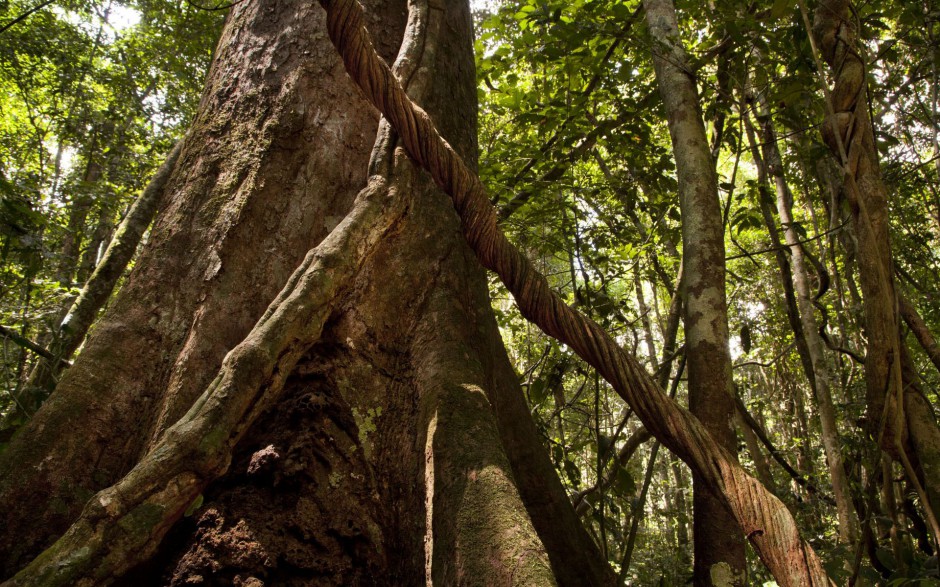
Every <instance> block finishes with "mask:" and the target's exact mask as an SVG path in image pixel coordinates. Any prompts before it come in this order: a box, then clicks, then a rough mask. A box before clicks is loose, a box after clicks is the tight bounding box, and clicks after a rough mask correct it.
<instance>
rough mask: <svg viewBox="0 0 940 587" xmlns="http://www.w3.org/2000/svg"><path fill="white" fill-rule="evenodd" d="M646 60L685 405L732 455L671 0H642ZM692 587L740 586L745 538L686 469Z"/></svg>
mask: <svg viewBox="0 0 940 587" xmlns="http://www.w3.org/2000/svg"><path fill="white" fill-rule="evenodd" d="M644 7H645V8H646V20H647V26H648V28H649V31H650V35H651V37H652V39H653V64H654V66H655V68H656V78H657V80H658V82H659V88H660V94H661V95H662V99H663V103H664V104H665V107H666V116H667V119H668V122H669V132H670V135H671V137H672V145H673V154H674V156H675V159H676V170H677V174H678V179H679V202H680V208H681V211H682V250H683V270H684V275H685V279H684V281H683V284H684V286H683V290H682V291H683V296H684V297H685V335H686V356H687V357H688V369H689V404H690V407H691V410H692V413H693V414H695V416H696V417H698V418H699V420H701V421H702V423H703V424H704V425H705V427H706V428H707V429H708V431H709V432H711V433H712V434H713V435H714V436H715V438H716V440H717V441H718V442H719V444H721V446H723V447H724V448H725V449H727V450H728V451H730V452H731V453H732V454H734V453H735V452H736V451H737V439H736V437H735V433H734V428H733V422H734V418H733V414H734V404H733V402H732V399H731V395H730V389H731V356H730V353H729V350H728V315H727V302H726V299H725V251H724V227H723V225H722V219H721V208H720V205H719V202H718V179H717V175H716V173H715V163H714V160H713V158H712V156H711V150H710V149H709V145H708V139H707V137H706V136H705V126H704V124H703V122H702V115H701V110H700V105H699V98H698V92H697V89H696V87H695V82H694V79H693V76H692V73H691V71H690V70H689V69H688V63H689V59H688V56H687V55H686V52H685V49H684V48H683V46H682V42H681V39H680V36H679V29H678V25H677V23H676V14H675V7H674V6H673V4H672V1H671V0H645V1H644ZM693 486H694V491H693V499H694V507H693V511H694V517H693V519H694V524H693V525H694V530H693V532H694V535H695V577H694V582H695V584H696V585H703V586H704V585H716V586H724V585H742V586H743V585H744V584H745V574H746V561H745V552H744V541H743V540H742V539H741V534H740V532H737V531H736V530H735V520H734V516H732V514H731V512H730V511H729V510H728V509H727V507H725V505H724V504H722V503H721V501H720V500H719V499H717V498H716V497H715V496H713V495H712V494H711V493H709V491H708V490H707V489H706V487H705V485H704V484H703V482H702V479H701V478H700V477H699V476H698V475H697V474H695V473H694V472H693Z"/></svg>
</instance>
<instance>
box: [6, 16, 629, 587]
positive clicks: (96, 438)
mask: <svg viewBox="0 0 940 587" xmlns="http://www.w3.org/2000/svg"><path fill="white" fill-rule="evenodd" d="M422 7H423V8H422ZM411 8H412V11H411V13H412V15H414V14H417V13H423V14H424V15H425V16H424V17H423V18H424V22H425V24H424V25H421V24H420V23H414V22H413V23H412V26H410V28H409V35H408V38H409V39H411V43H412V44H415V43H417V44H420V45H421V46H420V47H419V49H420V51H417V52H416V53H412V54H411V58H410V60H409V59H406V60H404V61H403V65H402V68H405V69H407V68H408V67H412V66H413V65H417V64H419V63H420V65H421V69H419V70H418V72H417V73H415V74H414V75H413V76H407V77H408V79H409V81H410V82H411V83H412V84H414V85H415V86H416V87H417V86H420V85H421V84H427V85H428V87H427V91H426V95H425V97H424V98H423V99H422V101H423V103H424V105H425V107H426V108H428V110H429V111H430V112H432V113H434V115H435V118H436V120H438V121H439V122H440V125H441V128H442V132H443V133H444V135H445V136H447V138H448V140H449V141H450V142H451V144H452V145H454V146H455V148H457V149H459V150H460V151H461V152H462V153H464V154H465V156H467V157H471V158H472V156H473V152H474V149H475V135H474V132H475V128H474V126H475V124H474V123H475V95H476V91H475V80H474V70H473V57H472V44H471V42H470V19H469V12H468V9H467V6H466V5H465V4H464V3H463V2H456V1H455V2H446V3H445V4H444V6H443V10H438V9H436V8H435V9H431V10H428V9H427V5H426V4H425V3H421V2H414V3H413V5H412V7H411ZM406 14H407V11H406V10H405V6H404V3H402V2H391V1H377V2H373V3H370V15H371V16H370V17H369V23H370V26H371V27H372V28H373V29H375V30H377V31H379V33H380V34H379V36H378V39H379V40H380V41H381V42H380V45H379V47H378V49H379V51H380V52H381V53H382V54H383V55H384V56H385V57H386V58H390V57H391V56H393V55H394V54H395V52H396V50H397V49H398V39H400V38H401V31H402V30H403V29H404V28H405V18H406ZM324 31H325V25H324V21H323V11H322V9H321V8H320V7H319V6H317V5H315V4H310V3H301V2H283V3H276V4H274V3H270V2H256V3H242V4H239V5H238V6H237V7H236V8H235V9H234V10H233V13H232V14H231V15H230V17H229V22H228V25H227V27H226V30H225V32H224V33H223V37H222V40H221V42H220V44H219V49H218V52H217V57H216V62H215V63H214V65H213V68H212V71H211V72H210V76H209V81H208V87H207V91H206V94H205V96H204V98H203V100H202V103H201V106H200V111H199V114H198V116H197V118H196V122H195V123H194V126H193V128H192V130H191V132H190V135H189V137H190V138H189V139H188V140H187V143H186V146H185V148H184V149H183V152H182V154H181V155H180V162H179V164H178V165H177V166H176V168H175V171H174V172H173V175H172V177H171V178H170V181H169V183H168V185H167V200H166V201H167V205H166V207H165V208H164V209H162V210H161V213H160V215H159V216H158V219H157V221H156V223H155V226H154V229H153V231H152V235H151V238H150V240H149V241H148V244H147V246H146V247H145V249H144V251H143V252H142V254H141V258H140V260H139V261H138V263H137V265H136V267H135V269H134V271H133V272H132V274H131V276H130V278H129V280H128V283H127V285H126V286H125V287H124V288H123V289H122V291H121V292H120V294H119V295H118V297H117V299H116V300H115V302H114V303H113V304H112V306H111V307H110V308H109V310H108V311H107V313H106V315H105V316H104V317H103V318H102V320H101V322H100V323H99V325H98V326H97V327H96V328H95V330H94V332H93V333H92V335H91V337H90V339H89V340H88V341H87V343H86V345H85V349H84V351H83V352H82V354H81V355H80V356H79V357H78V358H77V359H76V362H75V365H74V366H73V367H72V368H71V369H69V370H68V371H67V372H66V373H65V375H64V377H63V379H62V381H61V382H60V383H59V385H58V387H57V389H56V391H55V392H54V394H53V396H52V397H51V398H50V400H49V401H48V402H47V403H46V404H45V405H44V406H43V408H42V409H41V410H40V412H39V413H38V414H37V415H36V417H35V418H34V419H33V420H32V421H31V422H30V423H29V425H28V426H27V427H26V428H24V430H22V431H21V432H20V433H19V435H18V436H17V437H16V438H15V439H14V440H13V442H12V444H11V446H10V448H9V449H8V450H7V452H6V453H5V454H4V455H3V457H2V462H0V467H2V468H0V472H2V478H0V503H5V504H11V503H17V504H19V505H18V506H17V507H15V508H14V507H5V508H4V512H5V513H4V514H3V517H4V519H3V523H2V524H0V526H2V530H0V551H2V552H4V553H6V558H5V560H4V561H3V562H4V565H5V569H6V572H7V573H11V572H13V571H15V570H16V569H17V568H19V567H21V566H22V564H23V563H25V562H28V560H29V558H30V557H31V556H32V555H34V554H35V553H36V551H37V550H38V549H40V548H43V547H45V546H47V545H48V544H49V542H50V540H51V539H54V538H55V536H56V535H57V534H59V533H61V532H62V531H63V530H64V529H65V528H66V527H68V526H69V525H70V524H72V523H73V521H75V520H76V519H78V522H77V523H75V524H73V525H72V529H71V530H70V531H69V533H68V534H67V535H66V536H65V537H64V538H62V539H61V540H59V541H58V542H57V543H56V545H55V546H54V547H53V549H52V550H50V551H48V552H47V554H46V555H45V557H43V558H41V559H39V560H37V561H36V562H35V563H34V564H33V565H32V566H31V567H28V568H27V569H26V571H24V572H23V573H21V574H20V575H18V577H17V579H16V580H15V581H14V584H35V583H36V582H37V581H39V582H42V581H43V580H44V579H43V578H42V577H43V575H41V574H37V573H42V572H45V571H48V572H51V573H57V574H56V575H55V576H56V579H55V581H59V583H58V584H83V583H82V582H84V583H85V584H105V583H107V582H108V581H111V580H114V579H115V577H116V576H117V575H120V574H121V573H122V572H126V571H130V572H131V576H132V579H129V581H131V582H134V581H142V582H144V583H163V582H168V583H171V584H191V583H192V582H197V581H207V582H213V581H218V582H222V583H235V584H238V583H242V584H251V582H252V580H256V581H257V580H264V581H265V582H268V581H270V582H271V584H291V583H293V582H308V583H309V582H314V583H322V584H344V585H345V584H380V585H381V584H388V585H401V584H405V585H414V584H421V583H426V584H432V583H433V584H442V585H443V584H465V585H488V584H513V585H523V584H531V585H535V584H537V585H550V584H553V583H554V582H556V581H557V582H558V583H559V584H566V585H581V584H591V585H605V584H609V583H610V582H611V580H612V578H613V575H612V574H611V571H610V569H609V568H608V567H607V565H606V562H605V561H603V560H601V559H600V558H599V557H598V556H597V550H596V547H595V546H594V545H593V544H592V543H591V542H590V538H589V537H588V535H587V533H586V532H585V531H584V529H583V528H582V527H581V526H580V523H579V522H578V520H577V518H576V516H575V514H574V511H573V509H572V508H571V506H570V504H569V503H568V501H567V496H566V495H565V493H564V491H563V488H562V486H561V483H560V481H559V480H558V478H557V476H556V475H555V473H554V470H553V468H552V465H551V462H550V461H549V459H548V456H547V454H545V452H544V450H543V449H542V447H541V446H540V445H539V444H538V436H537V432H536V429H535V426H534V423H533V422H532V421H531V416H530V415H529V413H528V409H527V407H526V405H525V402H524V398H523V396H522V394H521V392H520V390H519V387H518V383H517V382H516V379H515V375H514V373H513V371H512V368H511V366H510V365H509V363H508V360H507V358H506V355H505V351H504V350H503V348H502V345H501V342H500V339H499V333H498V329H497V327H496V323H495V320H494V318H493V315H492V313H491V311H490V309H489V305H488V304H489V302H488V299H487V295H486V282H485V279H484V276H483V274H482V271H481V270H480V269H479V266H478V264H477V262H476V260H475V259H474V257H473V254H472V252H471V251H470V250H469V249H468V247H467V245H466V243H465V242H464V240H463V239H462V236H461V234H460V231H459V224H458V222H457V219H456V216H455V215H454V212H453V208H452V206H451V204H450V202H449V201H448V200H447V199H446V198H444V197H443V196H441V195H440V193H439V192H438V191H437V190H436V189H434V188H433V187H431V186H430V182H429V181H428V179H427V177H426V176H425V175H422V174H417V173H415V172H414V171H413V170H412V168H411V166H410V164H409V163H408V162H407V161H406V160H405V159H404V157H403V156H402V155H401V153H400V151H399V153H398V155H397V156H396V158H395V160H394V163H392V162H391V151H390V149H391V147H393V146H394V141H395V134H394V133H393V132H388V131H387V128H386V132H385V133H384V134H383V137H382V138H380V140H379V141H378V142H376V150H375V152H376V153H377V154H380V155H381V153H385V154H384V155H381V156H379V155H377V156H376V157H375V158H374V160H373V163H374V165H373V168H372V169H371V170H370V169H369V153H370V150H371V149H372V147H373V142H375V141H374V138H375V136H376V129H377V123H378V117H377V115H376V114H375V111H374V110H373V109H371V108H370V107H369V106H368V105H367V104H366V103H364V102H363V101H362V100H361V98H360V96H361V94H360V92H359V90H357V89H356V88H355V87H354V86H353V85H352V83H351V82H350V80H349V79H348V77H347V76H346V73H345V72H344V71H343V68H342V64H341V63H340V62H339V60H338V58H337V56H336V53H335V49H334V48H333V47H332V45H331V44H330V43H329V40H328V39H327V38H326V35H325V32H324ZM409 63H410V64H411V65H409ZM435 72H436V73H435ZM422 80H423V81H422ZM414 91H415V92H417V93H416V94H415V95H416V97H418V96H420V92H419V91H418V90H417V89H415V90H414ZM386 151H388V152H386ZM369 175H371V176H372V178H373V180H372V183H371V184H370V187H368V188H367V189H364V190H363V189H362V188H363V187H364V186H366V179H367V177H368V176H369ZM383 177H387V179H384V180H383V179H382V178H383ZM360 190H362V191H361V192H360ZM357 192H360V197H359V198H356V194H357ZM354 200H355V204H354ZM376 227H378V228H376ZM357 231H358V232H357ZM355 235H359V236H361V237H363V238H354V237H355ZM327 237H328V238H327ZM318 243H320V244H319V245H318ZM308 250H309V251H311V252H310V254H309V255H307V258H306V261H305V260H304V257H305V253H307V251H308ZM302 262H303V263H302ZM295 267H300V268H299V269H298V270H297V271H296V272H294V275H293V276H292V275H291V274H292V271H293V270H294V269H295ZM285 283H286V284H287V285H285ZM282 288H283V289H282ZM279 290H280V291H281V294H278V291H279ZM324 292H327V294H329V293H330V292H332V294H330V295H327V294H325V293H324ZM305 296H314V297H312V298H310V297H305ZM317 296H319V297H317ZM272 299H273V300H275V302H273V303H272V304H271V306H270V308H269V309H268V311H267V312H265V308H266V307H267V306H268V304H269V302H271V300H272ZM304 316H305V317H307V318H308V319H301V318H300V317H304ZM259 319H260V320H259ZM252 325H255V326H254V327H253V326H252ZM311 345H312V346H311ZM232 349H234V350H232ZM230 350H231V352H229V351H230ZM227 353H228V354H227ZM226 356H227V358H225V357H226ZM223 358H225V360H224V361H223ZM72 422H82V423H83V424H84V425H83V426H73V425H72V424H71V423H72ZM174 422H175V423H176V424H175V425H174ZM141 431H143V433H142V432H141ZM168 431H169V432H168ZM199 431H203V433H202V434H194V433H195V432H199ZM194 443H195V444H194ZM228 450H234V453H233V454H232V456H231V458H229V457H228V456H226V453H227V451H228ZM180 451H189V452H182V453H180ZM180 454H183V455H184V456H185V455H187V454H190V455H192V458H190V459H186V458H183V457H180V456H179V455H180ZM168 455H169V456H168ZM510 463H512V465H510ZM132 467H133V469H132ZM129 470H130V471H131V472H130V474H129V475H125V474H126V473H128V471H129ZM220 474H221V475H222V477H221V478H220V479H218V481H216V482H214V483H210V482H211V481H212V480H213V479H214V478H215V477H217V476H219V475H220ZM174 479H175V481H173V480H174ZM168 480H169V484H168ZM115 482H118V483H117V485H116V486H115V488H114V489H108V490H106V491H103V492H101V493H100V494H99V495H98V497H96V498H95V500H93V501H92V502H91V505H90V506H89V507H88V508H86V509H85V513H84V514H83V515H82V517H81V518H78V515H79V513H80V512H81V510H82V506H83V504H84V503H85V501H86V499H87V498H88V496H90V495H92V494H94V493H95V492H98V491H99V490H101V489H102V488H106V487H108V486H110V485H112V484H115ZM158 485H159V487H161V488H162V489H159V490H157V489H154V488H155V487H157V486H158ZM115 492H116V493H115ZM197 495H202V498H201V499H199V498H197ZM117 496H119V497H117ZM116 497H117V499H115V498H116ZM134 499H140V500H142V501H141V502H140V503H141V504H142V505H140V506H138V507H136V508H134V507H132V506H131V505H130V504H133V503H134V501H133V500H134ZM194 500H195V503H198V502H200V501H201V502H202V505H201V507H198V508H197V509H196V510H195V513H194V514H193V515H192V516H191V517H189V518H184V519H183V521H182V522H180V523H179V524H177V525H176V526H174V527H173V530H171V531H172V532H173V540H170V541H167V543H166V545H165V546H163V547H159V550H155V549H158V544H159V540H160V537H161V536H162V535H164V534H165V533H166V532H167V531H170V530H169V526H168V524H172V522H173V520H175V519H177V518H179V517H180V516H182V514H183V510H184V509H186V507H187V506H186V505H185V504H187V503H190V502H193V501H194ZM28 503H34V504H36V506H35V508H33V509H32V512H31V513H30V514H29V515H27V514H26V512H27V511H29V509H30V508H27V507H22V506H23V505H24V504H28ZM48 503H54V504H56V506H55V507H46V506H45V505H40V504H48ZM180 504H184V505H183V506H182V509H179V508H180ZM141 508H143V509H141ZM144 511H146V512H148V516H149V517H147V519H146V520H143V519H141V518H139V517H135V516H137V514H139V513H142V512H144ZM117 520H122V522H117ZM99 530H100V531H102V532H104V536H106V538H105V539H104V541H103V543H99V542H96V541H95V539H94V538H93V537H94V536H98V534H96V532H98V531H99ZM89 544H94V545H96V546H95V547H94V548H91V549H85V550H83V548H84V547H86V546H88V545H89ZM99 544H103V546H101V547H100V548H98V546H97V545H99ZM128 545H134V548H133V549H128ZM76 546H77V550H76V551H75V552H81V555H80V557H74V558H73V557H69V556H68V555H65V560H68V561H69V563H68V564H66V565H63V566H59V567H55V568H53V569H52V570H50V568H51V567H49V566H48V565H47V566H44V565H46V563H47V562H48V561H49V560H53V559H55V557H56V556H62V554H63V553H68V552H71V550H70V549H73V548H75V547H76ZM96 548H97V550H96ZM87 550H91V551H92V552H91V553H89V552H87ZM155 551H156V553H157V557H156V559H154V560H155V561H156V562H154V563H150V564H151V565H158V566H157V567H156V568H155V569H154V568H153V567H148V566H144V567H141V568H139V569H137V570H134V569H130V568H129V567H131V566H132V565H133V564H135V562H138V561H143V560H145V559H146V558H147V557H148V556H149V555H148V553H151V552H155ZM79 559H81V560H79ZM43 569H45V571H43ZM72 572H74V573H75V574H73V575H72V576H67V573H72ZM79 577H81V579H78V578H79ZM50 584H53V583H52V580H50Z"/></svg>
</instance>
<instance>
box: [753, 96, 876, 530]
mask: <svg viewBox="0 0 940 587" xmlns="http://www.w3.org/2000/svg"><path fill="white" fill-rule="evenodd" d="M757 100H758V104H757V106H758V108H757V119H758V122H759V123H760V125H761V127H762V131H763V132H762V135H763V136H762V139H763V140H762V144H763V161H762V162H763V164H764V166H765V169H766V173H767V175H768V176H769V177H770V178H772V179H773V184H774V188H775V191H776V194H777V198H776V199H777V214H778V215H779V217H780V224H781V225H782V227H783V234H784V238H785V239H786V244H787V247H788V248H789V250H790V260H791V262H792V270H791V271H790V277H791V278H792V280H793V289H794V290H795V292H796V302H797V305H798V310H799V311H798V316H799V320H800V323H801V325H802V328H801V332H800V336H802V337H803V338H804V345H805V348H806V352H807V354H808V355H809V359H810V361H811V365H812V368H811V369H810V370H809V371H808V372H807V376H808V377H809V378H810V382H811V383H812V388H813V391H814V393H815V396H816V409H817V411H818V414H819V423H820V428H821V436H822V442H823V449H824V450H825V453H826V464H827V465H828V468H829V478H830V482H831V483H832V492H833V495H834V497H835V500H836V514H837V517H838V521H839V540H840V541H841V542H843V543H845V544H850V543H852V542H854V541H855V539H856V537H857V535H858V527H857V523H856V518H855V513H854V507H853V506H852V495H851V491H850V488H849V480H848V477H847V476H846V474H845V467H844V464H843V459H842V441H841V439H840V435H839V429H838V425H837V423H836V411H835V406H834V405H833V402H832V385H831V377H830V375H829V363H828V361H827V360H826V356H825V352H824V350H823V349H824V343H823V340H822V337H821V336H820V335H819V326H818V325H817V323H816V316H815V311H814V306H813V296H812V294H811V292H810V283H809V275H808V271H807V268H806V263H805V261H804V257H803V245H802V244H800V241H801V238H800V235H799V233H798V232H797V225H796V222H795V221H794V218H793V194H792V193H791V192H790V188H789V185H788V184H787V180H786V177H785V175H784V171H783V160H782V158H781V156H780V151H779V149H778V147H777V133H776V131H775V130H774V127H773V120H772V119H771V118H770V112H769V110H768V109H767V105H766V104H765V103H764V99H763V97H762V96H758V97H757Z"/></svg>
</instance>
